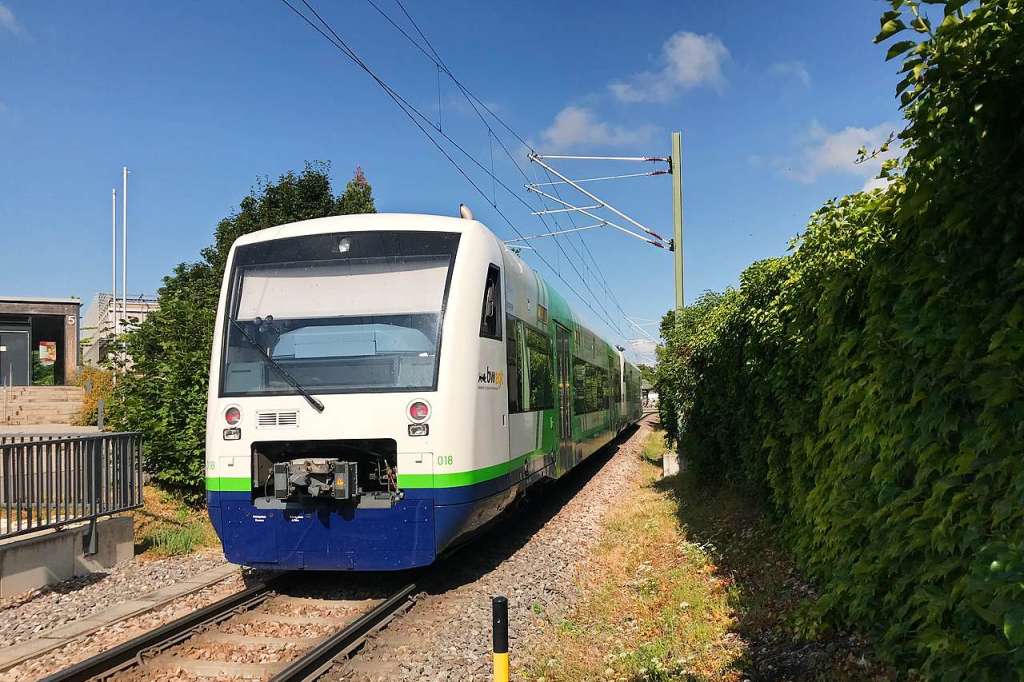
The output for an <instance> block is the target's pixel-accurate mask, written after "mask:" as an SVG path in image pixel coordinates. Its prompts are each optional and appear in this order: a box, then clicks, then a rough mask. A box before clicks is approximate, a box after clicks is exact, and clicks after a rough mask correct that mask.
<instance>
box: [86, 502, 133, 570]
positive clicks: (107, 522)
mask: <svg viewBox="0 0 1024 682" xmlns="http://www.w3.org/2000/svg"><path fill="white" fill-rule="evenodd" d="M75 530H76V531H78V532H79V533H80V535H81V544H80V546H79V553H78V556H76V557H75V575H88V574H89V573H94V572H96V571H100V570H102V569H104V568H110V567H111V566H114V565H115V564H119V563H121V562H122V561H128V560H130V559H131V558H132V557H133V556H135V538H134V536H133V522H132V517H130V516H115V517H112V518H108V519H101V520H100V521H99V522H97V524H96V535H97V540H98V543H97V550H98V551H97V552H96V554H94V555H92V556H86V555H85V550H86V548H87V544H88V537H89V535H88V525H86V526H84V527H82V528H76V529H75Z"/></svg>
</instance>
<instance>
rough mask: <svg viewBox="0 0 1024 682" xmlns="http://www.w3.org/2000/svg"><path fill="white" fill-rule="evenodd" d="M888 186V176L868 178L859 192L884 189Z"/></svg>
mask: <svg viewBox="0 0 1024 682" xmlns="http://www.w3.org/2000/svg"><path fill="white" fill-rule="evenodd" d="M888 186H889V178H868V179H867V181H865V182H864V186H863V187H861V189H860V191H861V192H870V191H871V190H873V189H885V188H886V187H888Z"/></svg>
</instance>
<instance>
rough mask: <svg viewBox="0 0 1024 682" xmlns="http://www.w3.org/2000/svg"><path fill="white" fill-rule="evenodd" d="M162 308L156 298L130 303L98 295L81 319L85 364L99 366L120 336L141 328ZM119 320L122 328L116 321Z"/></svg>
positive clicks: (138, 298)
mask: <svg viewBox="0 0 1024 682" xmlns="http://www.w3.org/2000/svg"><path fill="white" fill-rule="evenodd" d="M159 307H160V302H159V301H158V300H157V299H156V298H155V297H153V296H146V295H144V294H143V295H137V296H130V297H129V298H128V300H127V301H125V300H123V299H122V298H117V299H114V298H113V297H112V296H111V295H110V294H108V293H106V292H101V293H98V294H96V296H95V298H93V300H92V303H90V304H89V307H88V308H86V310H85V314H84V315H83V316H82V332H81V339H82V340H81V345H82V363H83V364H86V365H91V366H93V367H97V366H99V364H100V363H101V362H103V361H104V360H105V359H106V358H107V353H108V352H109V349H110V343H111V341H113V340H114V339H115V338H117V336H118V335H119V334H122V333H124V332H126V331H130V330H132V329H135V328H136V327H138V325H139V324H140V323H142V321H143V320H145V319H146V318H147V317H149V315H150V314H151V313H152V312H153V311H154V310H157V309H158V308H159ZM118 321H120V329H117V327H118V324H117V322H118Z"/></svg>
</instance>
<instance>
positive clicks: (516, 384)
mask: <svg viewBox="0 0 1024 682" xmlns="http://www.w3.org/2000/svg"><path fill="white" fill-rule="evenodd" d="M505 329H506V334H505V354H506V359H507V360H508V378H507V380H506V381H507V382H508V411H509V414H516V413H517V412H522V411H523V389H522V386H523V364H522V362H521V361H520V358H519V327H518V325H517V324H516V320H515V318H514V317H511V316H508V317H506V318H505Z"/></svg>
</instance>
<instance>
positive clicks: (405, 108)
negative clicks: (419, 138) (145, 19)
mask: <svg viewBox="0 0 1024 682" xmlns="http://www.w3.org/2000/svg"><path fill="white" fill-rule="evenodd" d="M281 2H282V3H283V4H284V5H286V6H287V7H288V8H289V9H290V10H291V11H292V12H293V13H295V14H296V15H297V16H298V17H300V18H301V19H302V20H303V21H305V22H306V23H307V24H308V25H309V26H310V27H311V28H313V29H314V30H315V31H316V32H317V33H319V34H320V35H321V36H322V37H323V38H324V39H325V40H327V41H328V42H330V43H331V44H332V45H333V46H334V47H335V48H337V49H338V50H339V51H340V52H342V54H344V55H345V56H346V57H348V58H349V59H350V60H351V61H352V62H353V63H355V64H356V65H357V66H358V67H359V68H361V69H362V70H363V71H365V72H366V73H367V74H368V75H369V76H370V77H371V78H372V79H373V80H374V81H375V82H376V83H377V84H378V85H379V86H380V87H381V89H382V90H384V92H385V93H386V94H387V95H388V96H389V97H390V98H391V99H392V100H393V101H394V102H395V104H396V105H398V107H399V108H400V109H401V110H402V112H403V113H405V115H406V116H407V117H408V118H409V119H410V120H411V121H412V122H413V124H414V125H415V126H416V127H417V128H418V129H419V130H420V132H422V133H423V134H424V135H425V136H426V137H427V139H428V140H429V141H430V142H431V143H432V144H433V145H434V146H435V147H436V148H437V149H438V151H440V152H441V154H442V155H443V156H444V157H445V158H446V159H447V160H448V161H449V163H451V164H452V165H453V166H454V167H455V169H456V170H457V171H458V172H459V173H460V174H461V175H462V176H463V177H464V178H465V179H466V181H467V182H469V184H470V185H471V186H472V187H473V189H474V190H475V191H476V192H477V193H478V194H479V195H480V196H481V197H482V198H483V199H484V200H485V201H487V199H488V197H487V194H486V192H484V191H483V189H482V188H481V187H480V186H479V185H478V184H477V183H476V182H475V181H474V180H473V179H472V178H471V177H470V176H469V174H468V173H467V172H466V171H465V169H463V168H462V166H461V165H459V163H458V162H457V161H456V160H455V159H454V158H453V157H452V155H451V154H450V153H449V152H448V151H447V150H446V149H445V148H444V147H443V146H442V145H441V144H440V143H439V142H438V141H437V140H436V139H435V138H434V136H433V135H431V134H430V133H429V132H428V129H427V128H425V127H424V126H423V125H422V124H421V123H420V121H419V120H417V117H418V118H419V119H422V120H423V121H425V122H426V123H427V125H428V126H429V128H430V129H434V126H433V124H432V122H430V120H429V119H428V118H427V117H425V116H424V115H423V113H422V112H421V111H420V110H419V109H418V108H416V107H415V106H413V105H412V104H411V103H410V102H408V100H406V99H405V98H403V97H402V96H401V95H400V94H398V92H397V91H396V90H395V89H394V88H392V87H391V86H390V85H388V84H387V83H386V82H385V81H384V80H383V79H382V78H381V77H380V76H379V75H378V74H377V73H376V72H375V71H374V70H373V69H372V68H370V66H369V65H368V64H367V63H366V62H365V61H364V60H363V59H362V58H361V57H359V55H358V54H357V53H356V52H355V51H354V50H353V49H352V48H351V47H350V46H349V45H348V44H347V43H346V42H345V41H344V39H342V38H341V36H340V35H338V33H337V31H335V30H334V28H333V27H332V26H331V25H330V23H329V22H327V21H326V20H325V19H324V18H323V17H322V16H320V14H319V13H318V12H317V11H316V9H315V8H313V7H312V5H310V4H309V2H307V0H302V4H303V5H304V6H305V7H306V8H307V9H308V10H309V11H310V12H311V13H312V14H313V16H315V17H316V19H317V21H319V22H320V24H321V25H322V26H323V28H321V27H320V26H318V25H317V24H316V23H315V22H314V21H313V20H312V19H310V18H309V17H308V16H307V15H306V14H305V13H304V12H302V11H301V10H299V9H298V8H297V7H296V6H295V5H294V4H292V2H290V1H289V0H281ZM324 29H326V32H325V30H324ZM327 32H329V33H330V35H328V33H327ZM332 36H333V38H332ZM444 68H445V71H446V73H449V76H450V72H448V70H447V67H444ZM454 80H455V79H454V77H453V81H454ZM460 89H463V88H462V87H461V86H460ZM467 97H473V98H474V99H477V101H478V102H479V100H478V98H475V96H473V95H472V94H471V93H468V92H467ZM480 104H481V106H483V107H484V108H485V109H487V110H488V111H490V109H489V108H487V107H486V105H483V104H482V103H480ZM491 113H492V115H494V114H493V112H491ZM496 118H497V117H496ZM438 134H439V135H441V136H442V137H443V138H444V139H445V140H447V141H448V142H449V143H450V144H451V145H452V146H453V147H454V148H455V149H458V150H459V152H460V153H462V154H463V155H464V156H465V157H466V158H467V159H469V160H470V161H472V162H473V164H474V165H476V166H477V167H478V168H480V169H481V170H482V171H483V172H485V173H487V174H488V175H490V176H491V177H492V179H493V180H494V181H495V182H496V183H497V184H498V185H499V186H501V187H502V188H503V189H505V190H506V191H507V192H508V193H509V194H510V195H512V196H513V197H514V198H515V199H517V200H518V201H519V202H520V203H522V204H523V205H524V206H526V207H527V208H529V209H532V208H533V207H532V206H530V204H529V203H528V202H526V201H525V200H524V199H523V198H522V197H520V196H519V195H518V194H517V193H516V192H514V191H513V190H512V189H511V188H510V187H509V186H508V185H507V184H506V183H505V182H504V181H502V180H501V179H500V178H497V177H496V176H494V175H493V174H492V173H490V172H489V171H488V170H487V168H486V167H485V166H483V164H481V163H480V162H479V161H478V160H477V159H476V158H475V157H473V156H472V155H471V154H469V153H468V152H467V151H466V150H465V149H464V148H463V147H462V146H461V145H459V144H458V143H457V142H456V141H455V140H453V139H452V138H451V137H450V136H449V135H447V134H446V133H444V132H443V131H440V130H438ZM513 134H514V133H513ZM501 146H502V147H503V148H505V146H504V143H501ZM506 153H507V149H506ZM513 160H514V159H513ZM520 170H521V169H520ZM527 179H528V178H527ZM494 209H495V211H496V212H497V213H498V215H499V216H501V218H502V219H503V220H504V221H505V222H506V223H507V224H508V225H509V227H510V228H511V229H512V230H513V231H514V232H515V233H516V234H518V235H519V236H520V237H522V236H523V234H522V232H520V231H519V229H518V228H517V227H516V225H515V223H513V222H512V221H511V220H510V219H509V217H508V216H507V215H506V214H505V213H504V212H503V211H501V209H499V208H498V207H497V205H495V206H494ZM541 220H542V222H544V221H543V218H542V219H541ZM527 243H529V242H527ZM563 251H564V250H563ZM536 254H537V256H538V258H540V260H541V261H542V262H543V263H544V265H545V266H546V267H547V268H548V269H550V270H551V271H552V272H553V273H554V274H555V275H556V276H558V278H559V279H560V280H562V282H563V283H564V284H565V286H566V287H567V288H568V289H569V291H570V292H571V293H572V294H573V295H574V296H576V297H577V298H578V299H579V300H580V301H581V302H582V303H583V304H584V305H586V306H587V308H589V309H590V310H591V311H592V312H593V313H594V314H595V315H597V316H598V317H599V318H600V319H601V320H602V321H603V322H605V323H606V324H608V326H609V328H610V329H616V330H618V333H619V335H620V336H622V337H623V338H625V335H624V334H622V331H621V329H620V328H619V327H618V326H617V325H616V324H615V322H613V321H612V320H611V319H610V315H609V313H608V312H607V310H605V309H604V306H603V305H602V304H601V303H600V299H599V298H598V297H597V296H596V294H594V293H593V291H592V290H590V288H589V284H588V283H587V281H586V278H584V277H583V276H582V274H581V273H579V270H578V268H576V267H575V265H574V264H573V263H572V262H571V260H570V265H572V266H573V268H574V270H575V271H576V273H577V275H578V276H579V277H580V280H581V281H582V282H583V284H584V287H585V288H587V289H588V291H589V292H590V294H591V297H592V298H593V299H594V301H595V303H596V304H597V308H601V311H599V310H598V309H597V308H595V306H594V305H592V304H591V303H590V301H588V300H587V299H586V297H584V296H583V295H582V294H580V293H579V291H578V290H577V289H576V288H575V287H574V286H573V285H572V284H571V283H570V282H569V281H568V280H566V279H565V278H564V277H563V276H562V275H561V273H560V271H559V270H557V269H556V268H555V267H553V266H552V265H551V263H550V261H548V260H547V259H546V258H545V257H544V256H543V255H542V254H541V253H540V252H539V251H536ZM566 257H567V258H568V255H567V254H566ZM602 311H603V312H602Z"/></svg>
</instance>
